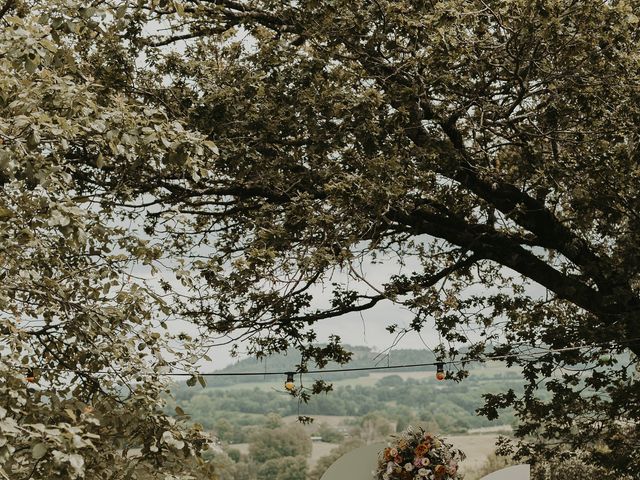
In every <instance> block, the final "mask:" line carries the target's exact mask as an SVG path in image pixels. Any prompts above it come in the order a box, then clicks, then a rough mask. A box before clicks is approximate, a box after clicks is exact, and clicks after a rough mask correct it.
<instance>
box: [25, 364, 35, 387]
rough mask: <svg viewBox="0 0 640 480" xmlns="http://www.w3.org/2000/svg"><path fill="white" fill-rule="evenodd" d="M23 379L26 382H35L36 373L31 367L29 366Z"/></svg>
mask: <svg viewBox="0 0 640 480" xmlns="http://www.w3.org/2000/svg"><path fill="white" fill-rule="evenodd" d="M25 381H27V382H28V383H35V382H36V374H35V372H34V371H33V368H30V369H28V370H27V375H26V377H25Z"/></svg>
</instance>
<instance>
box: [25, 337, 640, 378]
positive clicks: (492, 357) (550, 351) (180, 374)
mask: <svg viewBox="0 0 640 480" xmlns="http://www.w3.org/2000/svg"><path fill="white" fill-rule="evenodd" d="M638 341H640V337H638V338H632V339H628V340H610V341H608V342H601V343H593V344H589V345H580V346H575V347H564V348H555V349H544V347H533V348H540V349H542V350H541V351H538V352H532V353H527V354H522V353H520V354H505V355H486V356H484V357H483V358H476V359H469V360H439V361H435V362H425V363H406V364H400V365H376V366H370V367H346V368H327V369H316V370H302V371H299V370H287V371H271V372H266V371H262V372H257V371H256V372H211V373H198V372H191V373H189V372H177V373H175V372H140V373H137V375H139V376H157V377H244V376H267V375H287V374H290V373H295V374H296V375H311V374H321V373H342V372H366V371H376V370H397V369H406V368H418V367H437V368H438V369H440V368H442V367H443V366H444V365H451V366H453V365H463V364H468V363H477V362H480V363H482V362H490V361H504V360H512V361H516V360H525V361H530V362H535V361H537V360H540V358H541V357H543V356H545V355H548V354H553V353H563V352H571V351H577V350H584V349H589V348H597V347H604V346H607V345H611V344H613V343H615V344H618V345H621V346H622V345H628V344H633V343H636V342H638ZM35 368H37V369H38V370H40V371H50V372H51V371H57V372H69V373H76V374H90V375H107V374H109V373H122V371H121V370H112V371H110V372H109V371H98V372H92V371H88V370H74V369H66V368H50V367H35ZM27 369H28V370H30V371H33V370H34V368H33V367H31V368H27ZM131 373H134V372H131Z"/></svg>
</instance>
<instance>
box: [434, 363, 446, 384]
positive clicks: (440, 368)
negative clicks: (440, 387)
mask: <svg viewBox="0 0 640 480" xmlns="http://www.w3.org/2000/svg"><path fill="white" fill-rule="evenodd" d="M446 376H447V375H446V374H445V373H444V363H443V362H438V363H436V379H437V380H444V379H445V377H446Z"/></svg>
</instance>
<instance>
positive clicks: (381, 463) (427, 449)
mask: <svg viewBox="0 0 640 480" xmlns="http://www.w3.org/2000/svg"><path fill="white" fill-rule="evenodd" d="M394 439H395V441H394V442H392V443H391V444H390V445H389V446H388V447H387V448H385V449H384V450H383V451H382V452H380V454H379V455H378V468H377V470H376V471H375V475H376V479H377V480H461V479H462V475H461V474H459V473H458V465H459V463H460V462H461V461H462V460H464V459H465V457H466V455H465V454H464V453H463V452H462V451H461V450H459V449H457V448H453V445H451V444H448V443H446V442H445V441H444V439H443V438H441V437H439V436H437V435H433V434H432V433H428V432H425V431H424V430H423V429H422V428H420V429H418V430H413V429H412V428H411V427H409V428H408V429H407V430H406V431H405V432H403V433H402V434H401V435H399V436H396V437H394Z"/></svg>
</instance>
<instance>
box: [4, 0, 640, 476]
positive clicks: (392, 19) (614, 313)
mask: <svg viewBox="0 0 640 480" xmlns="http://www.w3.org/2000/svg"><path fill="white" fill-rule="evenodd" d="M94 3H95V4H94ZM94 3H92V4H87V3H86V2H74V1H73V0H71V1H67V0H47V1H35V0H34V1H31V0H4V1H3V2H2V3H0V184H1V185H2V194H1V195H0V224H1V227H2V229H1V231H0V277H1V282H0V312H2V313H1V315H0V335H1V338H0V345H1V346H2V348H3V351H2V357H1V359H0V375H1V378H2V383H0V393H1V396H0V401H1V402H2V404H1V405H0V407H1V409H0V433H1V435H2V441H1V443H0V445H1V446H0V459H2V462H1V463H0V464H1V465H3V467H2V468H3V469H4V470H5V472H6V473H5V475H9V476H13V477H15V476H23V477H24V476H29V475H31V477H33V478H52V477H56V478H74V477H82V476H83V475H85V472H91V476H92V477H95V478H99V477H100V476H102V477H106V478H118V477H119V476H126V475H129V476H131V477H137V478H170V476H171V475H173V474H175V473H176V472H177V471H178V470H180V472H181V473H180V474H181V475H183V478H184V477H186V476H188V475H189V474H188V473H186V471H185V470H184V469H185V468H187V467H188V466H190V465H191V463H190V461H183V460H182V459H183V457H187V458H190V459H193V461H194V462H195V459H196V458H199V457H198V452H199V450H200V448H201V447H202V445H203V442H204V441H205V440H204V439H203V438H202V437H201V434H200V432H198V431H192V432H189V431H187V430H185V429H184V428H183V427H182V426H180V424H179V422H178V423H177V422H176V421H175V420H174V419H173V418H171V417H169V416H167V415H166V414H164V413H162V406H163V405H162V400H161V398H162V396H161V395H159V393H160V392H161V391H162V390H163V389H164V388H165V384H164V380H163V378H162V377H161V375H163V374H166V373H168V372H170V371H172V370H174V369H182V370H186V371H187V372H193V371H194V367H193V365H194V364H195V363H197V362H198V361H199V359H200V358H202V354H203V353H204V350H203V348H204V347H206V346H211V345H216V344H220V343H225V342H235V341H241V340H247V341H248V342H250V343H249V345H250V350H251V351H252V352H253V353H255V354H257V355H263V354H266V353H270V352H274V351H282V350H285V349H286V348H288V347H290V346H293V347H296V348H298V349H299V350H300V351H301V352H302V354H303V356H302V362H301V365H300V369H305V368H306V364H307V363H308V362H317V363H318V364H320V365H324V364H325V362H327V361H328V360H334V361H337V362H345V361H347V360H348V359H349V354H348V353H347V352H346V351H345V350H344V349H343V348H342V346H341V345H340V341H339V338H332V339H331V341H330V342H329V343H328V344H327V345H324V346H322V347H320V346H317V344H316V343H315V341H316V340H317V337H316V333H315V332H314V330H313V325H314V324H315V323H316V322H318V321H321V320H323V319H326V318H332V317H339V316H341V315H345V314H348V313H350V312H361V311H364V310H367V309H372V308H375V307H376V306H378V305H379V304H381V303H383V302H396V303H398V304H401V305H402V306H403V307H404V308H406V309H408V310H409V311H411V312H413V314H414V319H413V321H412V323H411V325H410V329H413V330H418V331H419V330H421V329H424V328H429V327H431V326H432V325H434V326H435V328H436V329H437V330H438V332H439V333H440V335H441V337H442V339H443V343H442V345H441V347H440V348H439V349H438V351H437V353H438V355H439V356H440V357H443V358H450V357H455V356H456V355H458V352H459V351H460V347H465V349H464V352H465V353H464V354H462V356H463V357H464V358H466V359H474V358H477V357H479V356H482V355H484V354H485V353H486V352H487V351H491V352H494V353H500V354H503V355H516V354H517V356H510V357H509V358H508V361H509V363H510V364H512V365H514V366H517V367H520V369H521V371H522V373H523V375H524V378H525V379H526V381H527V385H526V387H525V389H524V390H523V392H522V393H519V392H515V391H508V392H504V393H503V394H499V395H490V396H488V397H487V405H486V407H485V408H484V409H483V413H484V414H486V415H487V416H489V417H490V418H493V417H495V416H496V415H498V414H499V410H500V409H502V408H503V407H513V408H515V410H516V412H517V415H518V416H519V418H520V423H519V427H518V430H517V434H518V435H519V436H520V437H521V438H522V439H523V440H525V442H524V443H522V444H521V445H519V453H520V454H522V455H525V456H527V455H531V456H534V457H540V456H541V455H544V454H548V455H553V454H555V453H556V452H557V448H558V446H566V447H567V451H572V450H575V449H582V450H584V452H585V454H586V456H585V459H584V460H585V461H586V462H594V463H597V464H600V465H602V466H604V467H606V468H607V469H610V470H611V471H617V472H619V473H625V472H626V473H632V474H633V473H635V472H637V471H638V470H639V469H640V449H639V448H638V444H639V438H640V433H639V429H638V425H639V424H640V408H639V405H640V398H639V396H640V388H639V386H638V378H637V373H636V372H635V370H634V369H635V368H636V367H637V365H638V359H637V358H638V357H637V356H631V357H630V360H629V361H625V362H620V361H619V360H618V359H619V358H620V357H618V356H616V355H615V354H617V353H620V352H622V351H631V352H633V353H634V354H635V355H637V354H639V353H640V342H639V341H638V339H639V338H640V322H639V321H638V311H639V309H640V296H639V291H638V289H639V285H640V282H639V280H640V260H639V259H640V256H639V255H638V247H637V246H638V243H639V242H638V241H639V240H640V230H639V228H640V227H639V226H640V222H639V221H638V213H637V212H638V211H640V208H639V207H640V205H639V202H640V196H639V195H638V188H639V183H638V181H637V178H638V175H639V173H640V170H639V169H640V166H639V161H638V159H639V155H640V153H639V152H640V150H639V148H638V138H639V134H640V132H639V131H638V124H639V123H640V122H639V120H640V110H639V108H640V107H638V105H640V102H639V101H638V100H639V97H640V91H639V90H638V84H639V83H640V82H639V80H640V79H639V78H638V77H639V75H640V73H639V72H640V70H639V68H638V67H639V63H640V55H639V53H638V47H637V46H638V44H639V43H640V42H639V41H640V39H639V38H638V37H639V36H640V29H638V28H637V27H638V22H639V19H638V16H637V15H636V14H635V13H634V12H638V11H640V3H639V2H638V0H608V1H602V2H594V1H591V0H539V1H536V2H532V1H530V0H510V1H502V0H500V1H499V0H472V1H468V0H440V1H438V0H420V1H402V0H401V1H398V0H355V1H354V0H330V1H329V0H327V1H315V0H303V1H297V2H291V1H284V0H282V1H280V0H252V1H245V0H184V1H167V0H148V1H146V0H139V1H135V2H134V1H131V2H120V1H118V2H116V1H104V2H94ZM376 259H377V260H378V261H385V262H387V263H388V264H389V265H391V264H393V262H397V265H398V270H397V272H396V274H390V275H389V277H388V278H387V279H386V281H384V282H382V283H380V284H373V283H372V282H371V281H370V280H369V279H367V276H366V268H365V271H363V270H362V269H361V267H362V265H365V266H366V264H368V263H370V262H372V261H375V260H376ZM403 265H406V266H408V268H404V269H403V268H401V267H402V266H403ZM339 272H341V274H342V275H343V277H345V276H349V277H350V278H349V281H348V282H346V281H344V282H343V281H341V277H340V275H338V273H339ZM319 286H324V287H325V289H326V291H327V292H330V295H331V299H330V300H329V301H327V302H325V303H323V302H321V301H319V300H318V299H314V293H315V292H317V291H318V290H317V289H315V287H319ZM169 320H171V321H187V322H191V323H192V324H194V325H196V326H197V327H199V328H200V335H199V338H198V340H199V341H201V343H200V342H194V341H192V339H191V338H190V337H189V336H188V335H186V334H177V335H171V334H169V333H167V332H168V331H170V330H169V329H167V330H166V331H165V329H164V327H165V326H167V325H168V323H167V322H168V321H169ZM176 325H180V323H176ZM178 329H179V327H178V328H176V330H178ZM391 329H392V330H393V327H392V328H391ZM470 332H473V334H470ZM201 347H202V348H201ZM575 347H580V348H575ZM548 348H551V349H553V351H549V350H546V349H548ZM531 354H533V355H531ZM624 358H629V357H624ZM31 370H33V371H31ZM27 374H28V375H27ZM32 375H33V377H32ZM27 376H28V378H33V379H34V380H35V383H31V382H29V383H28V385H27V384H25V382H24V379H25V378H26V377H27ZM461 376H463V374H461ZM197 379H198V378H197V377H196V376H194V378H193V379H192V380H191V382H190V383H196V382H197ZM545 379H549V381H544V380H545ZM540 389H543V390H545V391H546V392H548V393H549V395H548V396H544V395H541V394H540V392H539V390H540ZM317 390H322V386H319V388H318V389H317ZM297 393H298V394H304V393H305V392H297ZM179 413H180V411H178V414H179ZM531 439H534V440H538V441H533V442H528V440H531ZM132 449H140V450H139V451H140V454H135V455H128V454H127V452H128V451H130V450H132ZM194 465H195V463H194ZM199 471H202V470H194V475H198V474H199V473H198V472H199Z"/></svg>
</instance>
